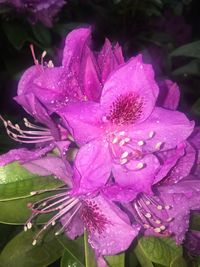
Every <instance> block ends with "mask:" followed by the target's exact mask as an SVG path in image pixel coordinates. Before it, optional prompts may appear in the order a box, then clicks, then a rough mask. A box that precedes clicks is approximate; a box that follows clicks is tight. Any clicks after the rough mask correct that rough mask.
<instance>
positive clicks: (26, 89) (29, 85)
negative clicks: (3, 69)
mask: <svg viewBox="0 0 200 267" xmlns="http://www.w3.org/2000/svg"><path fill="white" fill-rule="evenodd" d="M41 73H42V68H41V66H40V65H34V66H32V67H30V68H28V69H27V70H26V71H25V72H24V73H23V75H22V76H21V78H20V81H19V84H18V89H17V94H18V95H24V94H27V93H30V92H33V91H34V89H33V88H34V85H33V81H34V80H35V79H36V78H37V77H39V75H40V74H41Z"/></svg>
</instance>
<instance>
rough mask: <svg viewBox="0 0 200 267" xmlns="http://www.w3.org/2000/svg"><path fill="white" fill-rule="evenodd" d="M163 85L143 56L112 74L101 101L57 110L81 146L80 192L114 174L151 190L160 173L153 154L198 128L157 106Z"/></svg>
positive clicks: (124, 181)
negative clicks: (159, 84)
mask: <svg viewBox="0 0 200 267" xmlns="http://www.w3.org/2000/svg"><path fill="white" fill-rule="evenodd" d="M158 92H159V90H158V86H157V84H156V82H155V80H154V74H153V70H152V67H151V66H150V65H147V64H144V63H143V62H142V59H141V56H138V57H135V58H133V59H131V60H129V61H128V62H127V63H125V64H122V65H121V66H119V67H118V68H117V69H116V70H115V71H113V72H112V74H110V76H109V77H108V79H107V80H106V82H105V83H104V86H103V90H102V95H101V98H100V103H96V102H93V101H85V102H77V101H75V102H69V103H68V104H67V105H66V106H64V107H61V108H58V109H57V111H56V112H57V113H58V114H59V115H60V117H61V118H62V120H63V123H65V125H66V127H67V128H68V129H69V131H70V132H71V134H72V136H73V137H74V139H75V141H76V142H77V143H78V144H79V145H81V148H80V150H79V152H78V154H77V157H76V160H75V176H74V186H75V187H76V189H77V191H78V192H87V191H90V190H95V189H98V188H100V187H101V186H103V185H105V184H106V183H107V181H108V178H109V176H110V174H111V171H112V174H113V176H114V179H115V182H116V184H118V185H119V186H121V187H131V188H134V192H135V193H134V194H133V197H135V195H136V194H137V193H138V192H141V191H143V192H147V193H149V192H150V190H151V185H152V183H153V181H154V177H155V175H156V173H157V172H158V171H159V167H160V163H159V160H158V158H157V157H156V156H155V155H154V154H152V153H154V152H158V151H165V150H169V149H173V148H175V147H176V146H177V145H179V144H180V143H181V142H182V141H184V140H185V139H186V138H187V137H188V136H189V135H190V133H191V132H192V130H193V125H194V124H193V123H192V122H190V121H189V120H188V119H187V118H186V117H185V115H184V114H183V113H180V112H177V111H171V110H167V109H164V108H159V107H155V103H156V101H157V96H158Z"/></svg>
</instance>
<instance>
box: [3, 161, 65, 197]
mask: <svg viewBox="0 0 200 267" xmlns="http://www.w3.org/2000/svg"><path fill="white" fill-rule="evenodd" d="M61 185H63V182H61V181H60V180H58V179H55V178H54V177H52V176H43V177H40V176H38V175H36V174H33V173H30V172H28V171H27V170H26V169H25V168H23V167H22V166H21V165H20V164H19V163H18V162H13V163H11V164H8V165H6V166H4V167H0V201H8V200H13V199H19V198H25V197H30V192H32V191H37V190H41V189H53V188H58V187H59V186H61Z"/></svg>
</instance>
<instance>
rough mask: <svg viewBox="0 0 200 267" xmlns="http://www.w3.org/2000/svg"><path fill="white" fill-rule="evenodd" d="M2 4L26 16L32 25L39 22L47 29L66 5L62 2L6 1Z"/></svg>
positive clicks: (61, 0) (60, 0)
mask: <svg viewBox="0 0 200 267" xmlns="http://www.w3.org/2000/svg"><path fill="white" fill-rule="evenodd" d="M4 2H5V3H6V4H8V5H10V6H13V7H14V8H15V9H16V10H17V12H20V13H23V14H26V15H28V18H29V20H30V21H31V22H32V23H36V22H37V21H40V22H42V23H43V24H44V25H45V26H47V27H51V26H52V24H53V18H54V17H55V16H56V15H57V14H58V12H59V11H60V10H61V8H62V7H63V6H64V5H65V3H66V1H64V0H47V1H46V0H35V1H31V0H7V1H4Z"/></svg>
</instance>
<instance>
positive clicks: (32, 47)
mask: <svg viewBox="0 0 200 267" xmlns="http://www.w3.org/2000/svg"><path fill="white" fill-rule="evenodd" d="M30 49H31V54H32V57H33V60H34V63H35V65H38V64H39V62H38V60H37V58H36V57H35V51H34V46H33V44H30Z"/></svg>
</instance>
